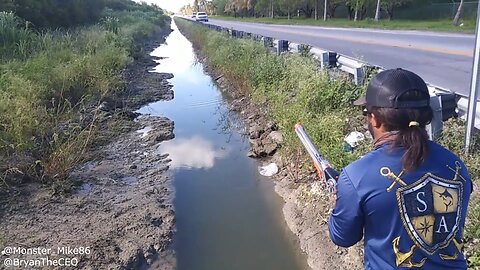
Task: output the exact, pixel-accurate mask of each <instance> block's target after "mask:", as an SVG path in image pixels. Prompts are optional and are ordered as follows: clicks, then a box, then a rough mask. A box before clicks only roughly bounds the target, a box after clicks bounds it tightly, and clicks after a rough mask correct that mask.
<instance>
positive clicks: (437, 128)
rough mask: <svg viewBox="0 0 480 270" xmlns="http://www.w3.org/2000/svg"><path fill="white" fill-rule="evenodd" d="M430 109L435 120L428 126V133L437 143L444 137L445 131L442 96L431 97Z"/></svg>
mask: <svg viewBox="0 0 480 270" xmlns="http://www.w3.org/2000/svg"><path fill="white" fill-rule="evenodd" d="M430 107H431V108H432V111H433V118H432V122H430V124H429V125H428V126H427V132H428V136H429V137H430V140H432V141H436V140H438V138H440V136H441V135H442V129H443V121H442V103H441V100H440V96H433V97H430Z"/></svg>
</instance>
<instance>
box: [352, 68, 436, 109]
mask: <svg viewBox="0 0 480 270" xmlns="http://www.w3.org/2000/svg"><path fill="white" fill-rule="evenodd" d="M412 91H414V92H416V93H415V94H414V95H410V94H409V95H408V98H406V97H405V94H406V93H411V92H412ZM353 104H354V105H358V106H373V107H383V108H395V109H399V108H422V107H428V106H430V94H429V92H428V87H427V84H426V83H425V81H424V80H423V79H422V78H420V76H418V75H417V74H415V73H413V72H411V71H408V70H405V69H401V68H397V69H389V70H385V71H382V72H380V73H378V74H377V75H375V76H374V77H373V78H372V79H371V80H370V83H369V84H368V87H367V94H366V95H365V96H364V97H360V98H359V99H357V100H356V101H354V102H353Z"/></svg>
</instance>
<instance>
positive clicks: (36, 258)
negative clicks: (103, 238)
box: [1, 246, 91, 268]
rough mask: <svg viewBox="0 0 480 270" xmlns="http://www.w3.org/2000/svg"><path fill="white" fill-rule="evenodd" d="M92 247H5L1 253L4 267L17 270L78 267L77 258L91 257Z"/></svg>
mask: <svg viewBox="0 0 480 270" xmlns="http://www.w3.org/2000/svg"><path fill="white" fill-rule="evenodd" d="M90 253H91V250H90V247H69V246H62V247H57V248H44V247H30V248H25V247H13V246H7V247H4V248H3V249H2V251H1V255H2V257H1V258H2V259H3V266H5V267H7V268H8V267H16V268H32V267H76V266H77V265H78V262H79V259H78V257H77V256H83V255H89V254H90Z"/></svg>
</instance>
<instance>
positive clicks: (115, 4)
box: [0, 0, 159, 28]
mask: <svg viewBox="0 0 480 270" xmlns="http://www.w3.org/2000/svg"><path fill="white" fill-rule="evenodd" d="M106 8H109V9H112V10H129V11H134V10H140V11H144V12H146V11H148V10H150V9H153V7H152V6H148V5H139V4H137V3H135V2H134V1H131V0H0V12H2V11H4V12H13V13H15V15H16V16H18V17H20V18H22V19H23V20H25V21H26V22H28V24H30V25H31V26H32V27H35V28H68V27H73V26H78V25H85V24H94V23H97V22H98V21H99V20H100V19H101V17H102V12H103V11H104V10H105V9H106ZM156 10H157V11H159V9H156Z"/></svg>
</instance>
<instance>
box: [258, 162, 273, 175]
mask: <svg viewBox="0 0 480 270" xmlns="http://www.w3.org/2000/svg"><path fill="white" fill-rule="evenodd" d="M258 172H259V173H260V174H261V175H263V176H273V175H275V174H276V173H278V166H277V164H275V163H270V164H268V165H266V166H262V167H258Z"/></svg>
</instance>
